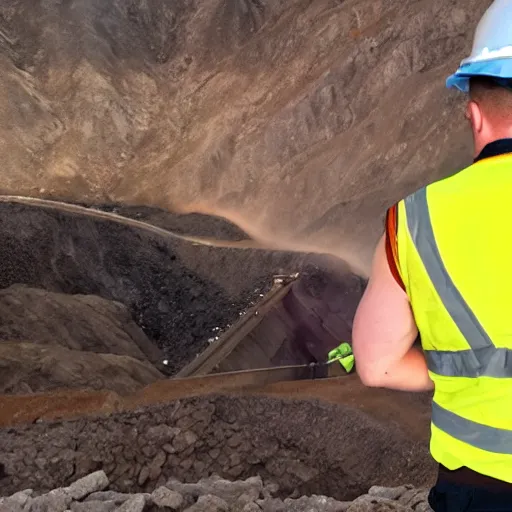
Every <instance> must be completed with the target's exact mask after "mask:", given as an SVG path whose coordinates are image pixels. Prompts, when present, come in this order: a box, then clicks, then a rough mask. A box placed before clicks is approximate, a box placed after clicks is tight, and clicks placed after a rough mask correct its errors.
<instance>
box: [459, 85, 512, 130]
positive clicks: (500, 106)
mask: <svg viewBox="0 0 512 512" xmlns="http://www.w3.org/2000/svg"><path fill="white" fill-rule="evenodd" d="M469 84H470V85H469V96H470V98H471V100H473V101H475V102H476V103H478V104H479V105H480V106H481V108H482V109H483V110H484V111H485V112H486V113H487V114H488V115H489V116H491V117H492V118H494V119H496V121H505V120H507V121H511V120H512V80H499V81H498V80H496V79H494V78H491V77H476V78H471V80H470V82H469Z"/></svg>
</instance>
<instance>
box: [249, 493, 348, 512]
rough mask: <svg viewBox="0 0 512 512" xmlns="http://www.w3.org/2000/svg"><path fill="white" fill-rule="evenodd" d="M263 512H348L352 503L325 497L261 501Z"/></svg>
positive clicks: (259, 502) (259, 503)
mask: <svg viewBox="0 0 512 512" xmlns="http://www.w3.org/2000/svg"><path fill="white" fill-rule="evenodd" d="M257 503H258V505H259V506H260V508H261V510H262V511H263V512H346V511H347V510H348V508H349V506H350V503H343V502H340V501H336V500H334V499H332V498H326V497H325V496H311V497H306V496H303V497H302V498H299V499H297V500H294V499H290V498H288V499H286V500H284V501H282V500H276V499H274V500H260V501H258V502H257Z"/></svg>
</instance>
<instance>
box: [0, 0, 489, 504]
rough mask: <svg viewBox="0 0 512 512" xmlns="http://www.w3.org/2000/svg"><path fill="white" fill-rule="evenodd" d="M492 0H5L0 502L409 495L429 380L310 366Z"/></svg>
mask: <svg viewBox="0 0 512 512" xmlns="http://www.w3.org/2000/svg"><path fill="white" fill-rule="evenodd" d="M489 4H490V0H486V1H481V0H450V1H448V0H428V1H426V0H422V1H418V0H386V1H381V0H315V1H311V0H287V1H281V0H275V1H267V0H208V1H206V0H194V1H192V0H186V1H180V2H178V1H174V0H151V1H146V0H112V1H108V2H105V0H38V1H35V0H2V2H0V150H1V155H2V166H1V168H0V176H1V180H0V411H1V414H0V429H1V431H0V496H3V498H0V511H2V512H3V511H7V512H18V511H23V512H50V511H55V512H66V511H72V512H87V511H98V512H110V511H119V512H143V511H144V512H148V511H165V510H176V511H178V512H185V511H186V512H201V511H213V512H215V511H223V512H229V511H233V512H257V511H269V512H287V511H290V512H306V511H307V512H310V511H319V512H321V511H328V512H330V511H333V512H334V511H336V512H338V511H348V512H366V511H384V510H386V511H393V510H394V511H401V512H407V511H416V512H422V511H428V505H427V503H426V491H427V489H428V487H429V486H430V485H431V484H432V483H433V480H434V478H435V469H436V468H435V467H434V463H433V462H432V460H431V458H430V457H429V454H428V437H429V415H430V410H429V408H430V401H431V397H430V395H428V394H408V393H393V392H390V391H385V390H374V389H367V388H365V387H363V386H362V385H361V383H360V381H359V379H358V377H357V375H356V374H355V373H351V374H347V373H346V372H345V371H344V370H343V368H342V367H341V366H340V365H339V364H337V365H336V364H335V365H327V366H326V365H321V363H324V362H325V361H326V358H327V355H328V353H329V351H330V350H331V349H333V348H335V347H336V346H338V345H339V344H340V343H341V342H342V341H348V342H350V341H351V330H352V322H353V318H354V314H355V311H356V308H357V304H358V302H359V300H360V298H361V296H362V294H363V292H364V289H365V286H366V282H367V281H366V278H367V276H368V271H369V268H370V264H371V256H372V253H373V249H374V247H375V243H376V241H377V239H378V237H379V236H380V234H381V233H382V231H383V216H384V213H385V211H386V209H387V208H388V207H389V206H390V205H391V204H393V202H395V201H397V200H398V199H400V198H402V197H403V196H404V195H405V194H407V193H409V192H411V191H413V190H414V189H417V188H419V187H420V186H422V185H424V184H426V183H428V182H431V181H433V180H435V179H438V178H441V177H443V176H448V175H449V174H451V173H453V172H455V171H456V170H458V169H459V168H460V167H461V166H462V165H464V164H465V163H466V162H468V161H469V158H470V156H471V154H470V147H471V139H470V137H469V133H468V132H467V127H466V125H465V124H464V122H463V113H462V112H463V111H462V108H461V106H462V103H461V101H462V99H461V97H460V95H457V94H455V93H450V92H447V91H446V90H445V89H444V79H445V77H446V76H447V75H448V74H449V73H450V72H452V71H453V70H454V69H455V68H456V66H457V65H458V64H459V62H460V60H461V59H462V58H463V57H465V56H466V55H467V54H468V53H469V50H470V47H471V36H472V33H473V30H474V27H475V25H476V22H477V20H478V19H479V17H480V16H481V14H482V13H483V12H484V10H485V9H486V8H487V7H488V5H489ZM317 363H320V364H319V365H318V364H317Z"/></svg>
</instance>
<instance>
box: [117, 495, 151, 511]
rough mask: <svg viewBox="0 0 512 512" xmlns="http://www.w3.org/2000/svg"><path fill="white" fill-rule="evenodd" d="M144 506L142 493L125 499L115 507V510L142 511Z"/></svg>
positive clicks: (144, 499) (144, 501)
mask: <svg viewBox="0 0 512 512" xmlns="http://www.w3.org/2000/svg"><path fill="white" fill-rule="evenodd" d="M145 507H146V498H145V497H144V496H143V495H142V494H138V495H136V496H132V497H131V498H130V499H129V500H128V501H125V502H124V503H123V504H122V505H121V506H120V507H118V508H117V509H116V512H143V510H144V508H145Z"/></svg>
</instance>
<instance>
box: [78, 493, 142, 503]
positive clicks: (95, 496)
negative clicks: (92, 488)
mask: <svg viewBox="0 0 512 512" xmlns="http://www.w3.org/2000/svg"><path fill="white" fill-rule="evenodd" d="M144 496H145V498H146V500H148V499H149V498H150V496H151V495H150V494H144ZM131 497H132V495H131V494H126V493H123V492H116V491H99V492H93V493H92V494H91V495H90V496H87V498H85V500H84V501H113V502H115V504H116V505H122V504H123V503H124V502H125V501H127V500H129V499H130V498H131Z"/></svg>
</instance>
